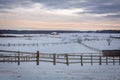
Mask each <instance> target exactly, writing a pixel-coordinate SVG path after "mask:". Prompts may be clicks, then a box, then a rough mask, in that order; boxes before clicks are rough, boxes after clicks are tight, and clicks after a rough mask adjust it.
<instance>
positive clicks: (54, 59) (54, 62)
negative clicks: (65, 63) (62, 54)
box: [53, 54, 56, 65]
mask: <svg viewBox="0 0 120 80" xmlns="http://www.w3.org/2000/svg"><path fill="white" fill-rule="evenodd" d="M53 65H56V54H53Z"/></svg>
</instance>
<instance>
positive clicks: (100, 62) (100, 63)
mask: <svg viewBox="0 0 120 80" xmlns="http://www.w3.org/2000/svg"><path fill="white" fill-rule="evenodd" d="M99 65H102V61H101V56H99Z"/></svg>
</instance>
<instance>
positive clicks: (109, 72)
mask: <svg viewBox="0 0 120 80" xmlns="http://www.w3.org/2000/svg"><path fill="white" fill-rule="evenodd" d="M24 35H27V34H24ZM30 36H31V35H30ZM32 36H33V37H14V38H8V37H7V38H0V44H1V46H0V49H1V50H11V51H25V52H36V51H40V52H41V53H56V54H57V53H99V52H97V51H96V50H93V49H90V48H88V47H86V46H84V45H82V44H81V43H78V39H79V40H82V41H81V42H82V43H84V44H85V45H87V46H90V47H94V48H97V49H99V50H112V49H117V50H120V45H119V44H120V39H111V40H112V41H111V44H110V45H108V42H107V41H106V39H108V38H109V37H110V36H114V37H120V34H94V33H81V34H78V33H76V34H75V33H74V34H73V33H70V34H59V35H40V34H37V35H35V34H32ZM8 44H17V45H16V46H14V45H11V46H8ZM19 44H27V45H24V46H23V45H19ZM28 44H29V45H28ZM32 44H37V45H32ZM18 45H19V46H18ZM0 80H120V65H118V64H116V65H112V64H109V65H104V64H103V65H101V66H99V65H98V64H94V65H93V66H91V65H90V64H86V65H84V66H80V64H72V65H69V66H66V65H64V64H57V65H56V66H53V65H52V64H51V63H43V62H41V63H40V65H38V66H36V63H21V65H20V66H18V65H17V64H16V63H12V64H11V63H0Z"/></svg>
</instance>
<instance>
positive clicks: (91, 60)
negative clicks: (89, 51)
mask: <svg viewBox="0 0 120 80" xmlns="http://www.w3.org/2000/svg"><path fill="white" fill-rule="evenodd" d="M91 65H93V61H92V55H91Z"/></svg>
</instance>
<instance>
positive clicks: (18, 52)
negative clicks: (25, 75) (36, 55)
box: [18, 52, 20, 65]
mask: <svg viewBox="0 0 120 80" xmlns="http://www.w3.org/2000/svg"><path fill="white" fill-rule="evenodd" d="M18 65H20V52H18Z"/></svg>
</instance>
